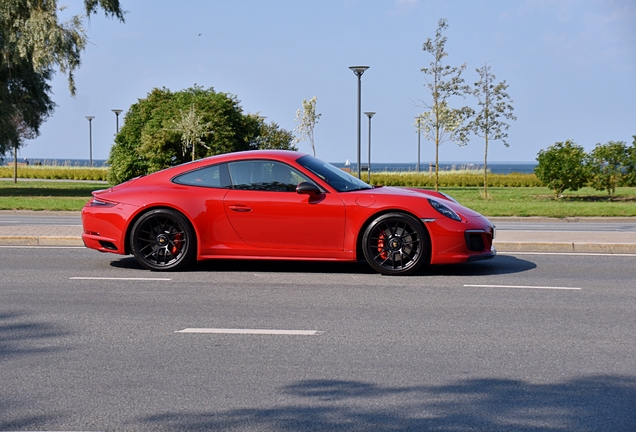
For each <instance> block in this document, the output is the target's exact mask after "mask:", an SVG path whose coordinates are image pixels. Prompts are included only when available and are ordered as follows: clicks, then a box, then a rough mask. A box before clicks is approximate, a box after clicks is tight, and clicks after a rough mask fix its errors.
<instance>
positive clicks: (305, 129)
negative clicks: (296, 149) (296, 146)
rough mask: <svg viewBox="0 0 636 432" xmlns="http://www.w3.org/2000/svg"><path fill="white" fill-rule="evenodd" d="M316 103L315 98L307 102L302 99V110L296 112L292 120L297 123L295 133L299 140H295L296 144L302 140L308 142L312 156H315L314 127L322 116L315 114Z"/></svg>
mask: <svg viewBox="0 0 636 432" xmlns="http://www.w3.org/2000/svg"><path fill="white" fill-rule="evenodd" d="M316 101H317V98H316V96H314V97H312V98H311V99H310V100H309V101H308V100H307V99H303V109H302V110H298V111H296V118H295V119H294V121H295V122H297V123H298V126H296V132H298V133H299V134H300V138H298V139H296V142H297V143H298V142H300V141H302V140H304V139H307V140H309V145H310V146H311V150H312V151H313V152H314V156H316V145H315V143H314V127H315V126H316V123H318V120H319V119H320V117H321V116H322V114H316Z"/></svg>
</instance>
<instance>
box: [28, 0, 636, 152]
mask: <svg viewBox="0 0 636 432" xmlns="http://www.w3.org/2000/svg"><path fill="white" fill-rule="evenodd" d="M121 4H122V6H123V9H124V10H126V11H127V13H126V16H125V20H126V22H125V23H121V22H119V21H116V20H113V19H109V18H106V17H105V16H104V15H103V14H101V13H100V14H97V15H93V16H92V17H91V18H90V20H88V21H87V22H86V23H85V24H86V26H85V27H86V32H87V35H88V37H89V40H90V42H89V44H88V46H87V49H86V51H85V52H84V53H83V57H82V65H81V67H80V69H79V70H78V71H77V72H76V85H77V95H76V96H75V97H74V98H73V97H71V96H70V94H69V92H68V87H67V81H66V77H65V76H64V75H63V74H61V73H58V74H57V75H56V76H55V78H54V80H53V82H52V84H53V92H54V95H53V99H54V101H55V102H56V103H57V107H56V110H55V112H54V113H53V115H52V116H51V117H50V118H49V119H48V121H47V122H46V123H45V124H44V125H43V127H42V128H41V134H40V136H39V137H38V138H36V139H33V140H29V141H26V146H25V147H24V148H22V149H21V150H20V152H19V157H20V158H25V157H26V158H29V159H54V158H55V159H88V158H89V153H90V140H91V134H90V133H89V124H88V120H87V119H86V118H85V117H86V116H89V115H90V116H94V117H95V118H94V119H93V120H92V153H93V159H106V158H108V155H109V151H110V148H111V146H112V143H113V140H114V136H115V131H116V117H115V114H114V113H113V112H112V111H111V110H112V109H121V110H123V113H122V114H121V115H120V116H119V123H120V127H121V126H122V124H123V122H124V121H125V114H126V112H127V111H128V109H129V108H130V106H131V105H132V104H134V103H136V102H137V101H138V100H140V99H143V98H145V97H146V96H147V95H148V93H150V92H151V91H152V89H153V88H162V87H165V88H168V89H170V90H171V91H179V90H183V89H186V88H189V87H192V86H194V85H199V86H203V87H205V88H209V87H212V88H214V90H215V91H217V92H224V93H230V94H233V95H236V96H237V98H238V99H239V100H240V101H241V107H242V108H243V110H244V112H245V113H254V114H258V115H261V116H265V117H266V122H276V123H277V124H278V125H280V127H282V128H285V129H287V130H290V131H293V130H294V128H295V127H296V123H295V122H294V118H295V116H296V111H297V110H298V109H299V108H301V107H302V101H303V99H307V100H309V99H311V98H312V97H313V96H316V97H317V112H318V113H319V114H321V115H322V116H321V118H320V119H319V121H318V123H317V124H316V126H315V143H316V152H317V156H318V157H319V158H321V159H324V160H326V161H329V162H339V163H341V162H344V161H345V160H347V159H348V160H350V161H351V162H352V163H353V162H355V161H356V160H357V131H358V129H357V113H358V111H357V108H358V107H357V101H358V99H357V98H358V93H357V92H358V85H357V78H356V76H355V75H354V74H353V72H352V71H351V70H350V69H349V66H358V65H365V66H369V69H368V70H367V71H366V72H365V73H364V75H363V76H362V81H361V88H362V92H361V100H362V111H363V112H364V111H374V112H376V115H375V116H374V117H373V119H372V120H371V129H372V130H371V147H372V150H371V153H372V154H371V160H372V162H382V163H384V162H386V163H400V162H401V163H412V162H415V161H417V146H418V144H417V132H416V128H415V127H414V120H415V116H417V115H418V114H419V113H421V112H423V111H425V110H426V107H425V106H426V104H427V103H429V104H430V102H431V97H430V92H428V91H427V88H426V87H425V84H426V78H427V77H426V76H425V75H424V74H423V73H422V72H421V68H423V67H427V66H428V65H429V64H430V62H431V61H432V60H433V57H432V56H431V55H430V54H428V53H426V52H424V51H423V49H422V45H423V43H424V42H425V41H426V40H427V39H428V38H431V39H432V38H434V37H435V31H436V29H437V26H438V21H439V20H440V19H441V18H445V19H446V20H447V23H448V29H447V30H446V31H445V32H444V35H445V36H446V37H447V38H448V41H447V44H446V51H447V53H448V57H446V58H445V63H446V64H448V65H451V66H460V65H462V64H466V69H465V71H464V73H463V74H462V76H463V77H464V78H465V80H466V83H467V84H470V85H473V83H475V82H476V81H477V79H478V75H477V73H476V71H475V69H476V68H478V67H481V66H482V65H484V64H485V63H488V65H490V67H491V72H492V73H493V74H494V75H495V76H496V81H497V82H499V81H503V80H505V81H506V83H507V84H508V85H509V87H508V93H509V95H510V97H511V99H512V100H513V106H514V115H515V116H516V117H517V120H516V121H513V122H511V127H510V129H509V137H508V140H507V141H508V143H509V144H510V146H509V147H505V146H504V144H503V143H502V142H501V141H494V142H491V143H490V145H489V156H488V160H489V162H534V161H535V159H536V156H537V153H538V151H539V150H541V149H545V148H547V147H548V146H550V145H551V144H553V143H555V142H557V141H565V140H566V139H572V140H574V141H575V142H576V143H578V144H580V145H582V146H583V147H584V148H585V149H586V150H587V151H589V150H591V149H592V148H594V146H595V145H596V144H597V143H605V142H608V141H610V140H611V141H625V142H626V143H628V144H631V143H632V141H633V138H632V136H633V135H636V103H635V101H636V2H634V1H633V0H490V1H488V0H454V1H452V0H447V1H436V0H320V1H303V0H226V1H222V0H217V1H204V0H199V1H195V0H183V1H179V2H175V1H168V0H121ZM58 5H60V6H61V5H66V6H68V7H67V9H66V10H65V11H64V12H62V13H61V14H60V17H62V18H64V17H68V15H70V14H77V13H81V12H82V11H83V1H81V0H59V1H58ZM450 104H451V106H453V107H456V108H459V107H461V106H464V105H468V106H472V107H473V108H477V105H476V100H475V99H474V98H473V97H467V98H466V99H462V98H455V99H451V101H450ZM361 142H362V162H363V163H366V161H367V151H368V149H367V146H368V118H367V117H366V116H365V115H364V114H363V116H362V134H361ZM298 148H299V150H300V151H302V152H305V153H311V148H310V146H309V144H308V143H307V142H305V141H301V142H300V143H299V144H298ZM439 152H440V161H441V162H479V161H482V160H483V158H484V142H483V139H482V138H479V137H474V136H473V137H471V139H470V142H469V143H468V145H466V146H465V147H459V146H458V145H456V144H454V143H452V142H446V143H443V144H442V145H441V146H440V149H439ZM434 158H435V146H434V144H433V143H432V142H430V141H427V140H425V139H424V137H422V139H421V161H422V163H423V164H424V163H427V162H429V161H432V160H434Z"/></svg>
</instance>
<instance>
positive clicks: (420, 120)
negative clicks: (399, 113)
mask: <svg viewBox="0 0 636 432" xmlns="http://www.w3.org/2000/svg"><path fill="white" fill-rule="evenodd" d="M415 121H416V122H417V172H420V131H421V125H422V117H420V116H417V117H415Z"/></svg>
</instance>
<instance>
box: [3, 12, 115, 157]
mask: <svg viewBox="0 0 636 432" xmlns="http://www.w3.org/2000/svg"><path fill="white" fill-rule="evenodd" d="M60 9H63V8H60ZM60 9H58V7H57V1H56V0H2V1H0V153H2V154H4V153H5V152H6V151H7V150H8V149H10V148H13V147H14V146H15V145H16V144H21V141H18V137H19V131H18V130H17V129H16V127H17V126H16V124H15V122H12V121H11V119H13V118H15V117H16V116H18V117H19V118H21V119H22V122H21V124H23V125H24V126H25V127H27V128H29V130H31V131H32V133H33V134H34V136H37V135H38V134H39V128H40V125H41V124H42V123H43V121H44V120H46V118H47V117H48V116H49V115H51V113H52V112H53V109H54V107H55V104H54V103H53V101H52V100H51V97H50V95H51V87H50V85H49V82H50V80H51V78H52V76H53V73H54V72H55V71H56V70H59V71H60V72H62V73H63V74H66V75H67V78H68V86H69V91H70V93H71V95H75V90H76V88H75V78H74V72H75V70H76V69H77V68H78V67H79V66H80V64H81V54H82V52H83V51H84V49H85V48H86V43H87V37H86V33H85V31H84V28H83V21H84V19H85V18H86V17H90V16H91V15H92V14H95V13H97V11H98V10H100V9H101V10H103V11H104V13H105V14H106V16H111V17H115V18H117V19H119V20H120V21H122V22H123V21H124V12H123V11H122V9H121V7H120V5H119V0H84V9H85V14H86V15H85V16H83V15H75V16H73V17H71V19H69V20H68V21H66V22H60V20H59V18H58V15H57V14H58V11H59V10H60ZM23 93H27V94H28V95H29V98H32V99H33V100H34V101H35V103H25V101H24V99H23Z"/></svg>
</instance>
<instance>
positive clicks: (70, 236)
mask: <svg viewBox="0 0 636 432" xmlns="http://www.w3.org/2000/svg"><path fill="white" fill-rule="evenodd" d="M19 214H20V213H19V212H16V216H18V217H19ZM67 214H69V215H75V216H76V215H78V214H79V213H70V212H67ZM490 219H491V220H492V221H493V223H495V225H496V224H497V223H498V222H541V221H550V220H552V221H554V219H546V218H490ZM635 219H636V218H622V219H612V218H577V219H576V221H581V222H594V221H597V222H607V221H608V220H609V221H612V222H616V223H621V222H627V221H629V222H631V223H634V220H635ZM81 235H82V227H81V226H77V225H66V226H65V225H11V226H0V245H4V246H25V245H32V246H83V245H84V244H83V242H82V239H81ZM494 244H495V248H496V249H497V251H499V252H580V253H612V254H623V253H627V254H636V232H614V231H594V230H593V228H592V230H588V231H566V230H564V231H536V230H532V231H530V230H498V231H497V237H496V238H495V242H494Z"/></svg>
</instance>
